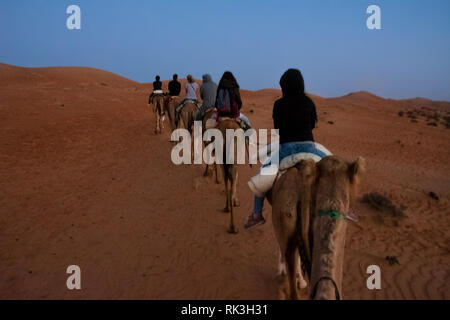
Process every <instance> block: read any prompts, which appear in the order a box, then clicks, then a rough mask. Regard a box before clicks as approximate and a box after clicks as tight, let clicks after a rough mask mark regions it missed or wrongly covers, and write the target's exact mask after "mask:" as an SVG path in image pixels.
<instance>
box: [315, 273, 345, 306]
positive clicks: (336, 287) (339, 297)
mask: <svg viewBox="0 0 450 320" xmlns="http://www.w3.org/2000/svg"><path fill="white" fill-rule="evenodd" d="M322 280H329V281H331V283H332V284H333V285H334V294H335V296H336V300H341V295H340V294H339V289H338V286H337V284H336V282H335V281H334V280H333V278H331V277H328V276H325V277H322V278H320V279H319V280H317V282H316V284H315V285H314V288H313V290H312V292H311V296H310V297H311V298H312V299H314V297H315V296H316V293H317V285H318V284H319V282H320V281H322Z"/></svg>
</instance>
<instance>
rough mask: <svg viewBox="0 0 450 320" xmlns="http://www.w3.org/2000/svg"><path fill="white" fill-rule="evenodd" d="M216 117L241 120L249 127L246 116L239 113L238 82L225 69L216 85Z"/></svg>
mask: <svg viewBox="0 0 450 320" xmlns="http://www.w3.org/2000/svg"><path fill="white" fill-rule="evenodd" d="M215 107H216V108H217V117H219V118H220V117H228V118H234V119H236V120H237V121H238V122H240V120H243V121H244V122H245V124H246V125H247V126H248V127H250V122H249V120H248V118H247V117H246V116H244V115H243V114H241V111H240V110H241V108H242V100H241V93H240V91H239V84H238V82H237V81H236V78H235V77H234V75H233V74H232V73H231V72H230V71H225V72H224V74H223V75H222V78H221V79H220V82H219V86H218V87H217V95H216V103H215Z"/></svg>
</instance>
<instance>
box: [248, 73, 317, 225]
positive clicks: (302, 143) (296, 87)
mask: <svg viewBox="0 0 450 320" xmlns="http://www.w3.org/2000/svg"><path fill="white" fill-rule="evenodd" d="M280 86H281V90H282V92H283V96H282V98H280V99H278V100H277V101H275V104H274V106H273V115H272V117H273V124H274V128H275V129H279V134H280V151H279V160H280V161H281V160H282V159H283V158H285V157H286V156H289V155H291V154H296V153H299V152H304V150H305V149H308V152H313V153H316V154H318V155H319V156H321V157H323V156H325V155H324V154H323V153H321V152H320V151H318V150H315V149H314V145H313V144H312V142H313V141H314V137H313V134H312V130H313V129H314V128H315V126H316V123H317V113H316V106H315V105H314V102H313V101H312V100H311V99H310V98H309V97H308V96H307V95H306V94H305V84H304V80H303V76H302V74H301V72H300V70H297V69H289V70H287V71H286V72H285V73H284V74H283V76H282V77H281V79H280ZM266 165H267V164H265V165H264V166H266ZM264 198H265V197H264V196H263V197H258V196H256V195H255V198H254V207H253V212H252V213H251V214H250V216H249V218H248V222H247V223H246V224H245V226H244V227H245V228H251V227H253V226H256V225H258V224H263V223H265V219H264V217H263V215H262V209H263V205H264Z"/></svg>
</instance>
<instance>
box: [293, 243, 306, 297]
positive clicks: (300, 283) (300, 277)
mask: <svg viewBox="0 0 450 320" xmlns="http://www.w3.org/2000/svg"><path fill="white" fill-rule="evenodd" d="M295 257H296V259H297V262H296V263H297V271H296V272H295V278H296V279H297V280H296V284H297V289H304V288H306V286H307V285H308V284H307V283H306V280H305V278H304V276H303V272H302V265H301V260H300V255H299V254H298V250H296V251H295Z"/></svg>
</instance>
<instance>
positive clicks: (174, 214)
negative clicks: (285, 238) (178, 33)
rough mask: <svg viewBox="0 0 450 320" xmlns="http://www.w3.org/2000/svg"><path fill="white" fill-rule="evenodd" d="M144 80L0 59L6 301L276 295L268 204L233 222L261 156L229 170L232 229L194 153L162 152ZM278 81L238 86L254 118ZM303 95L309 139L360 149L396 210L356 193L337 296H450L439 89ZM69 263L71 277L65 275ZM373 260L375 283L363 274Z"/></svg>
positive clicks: (370, 186)
mask: <svg viewBox="0 0 450 320" xmlns="http://www.w3.org/2000/svg"><path fill="white" fill-rule="evenodd" d="M215 80H218V79H215ZM164 88H167V82H165V83H164ZM150 91H151V85H149V84H141V83H137V82H134V81H131V80H128V79H125V78H123V77H120V76H117V75H115V74H112V73H109V72H106V71H102V70H97V69H89V68H76V67H57V68H20V67H14V66H10V65H5V64H0V123H1V126H0V128H1V135H0V148H1V152H0V163H1V166H0V244H1V246H0V298H1V299H277V298H278V283H277V280H276V277H275V274H276V272H277V259H278V251H277V243H276V240H275V238H274V233H273V229H272V225H271V220H270V216H271V208H270V205H268V204H267V203H266V207H265V209H264V215H265V217H266V218H268V219H267V220H268V223H266V224H265V225H263V226H261V227H258V228H255V229H254V230H249V231H247V230H244V229H243V224H244V223H245V221H246V219H247V216H248V214H249V213H250V211H251V207H252V203H253V199H252V194H251V192H250V190H249V188H248V187H247V184H246V182H247V180H248V179H249V178H250V177H251V176H252V175H254V174H256V173H257V170H258V166H256V167H255V166H254V167H253V168H250V167H249V166H248V165H247V166H242V167H241V168H240V169H239V170H240V177H239V179H240V180H239V182H238V193H239V196H240V200H241V207H240V208H238V209H237V210H236V212H237V213H236V214H237V219H236V221H237V224H238V226H239V229H240V232H239V234H237V235H230V234H228V233H227V232H226V228H227V223H228V216H227V214H226V213H224V212H222V209H223V207H224V204H225V198H224V193H223V189H224V188H223V185H221V184H220V185H217V184H215V183H214V181H213V180H212V179H211V178H205V177H203V176H202V173H203V170H204V167H203V166H200V165H191V166H186V165H181V166H175V165H174V164H172V163H171V161H170V151H171V148H172V145H171V144H170V142H169V135H170V132H169V129H168V123H166V129H165V131H164V133H163V134H162V135H160V136H155V135H154V134H153V129H154V119H153V113H152V112H151V109H150V108H149V107H148V105H147V101H148V94H149V93H150ZM280 95H281V92H280V91H279V90H275V89H267V90H260V91H246V90H242V98H243V103H244V107H243V112H244V113H246V114H247V115H248V116H249V118H250V120H251V121H252V124H253V126H254V127H255V128H272V120H271V115H272V106H273V102H274V101H275V100H276V99H277V98H279V97H280ZM311 96H312V98H313V100H314V101H315V103H316V105H317V110H318V115H319V123H318V128H317V129H316V130H315V132H314V134H315V138H316V140H317V141H318V142H320V143H322V144H323V145H325V146H326V147H327V148H329V149H330V150H331V151H332V152H333V153H334V154H336V155H340V156H342V157H344V158H345V159H347V160H349V161H351V160H355V159H356V157H357V156H363V157H364V158H365V159H366V161H367V173H366V175H365V177H364V179H363V181H362V183H361V187H360V193H359V195H360V196H361V197H362V196H363V195H364V194H365V193H369V192H378V193H380V194H383V195H385V196H386V197H388V198H389V199H391V200H392V202H393V203H394V204H396V205H398V206H399V208H402V210H403V212H404V217H398V216H394V215H392V214H390V213H389V212H386V211H377V210H375V209H373V208H372V207H370V206H369V205H368V204H366V203H363V202H361V201H358V202H357V203H356V204H355V210H356V212H357V213H358V215H359V218H360V220H359V222H357V223H354V222H349V228H348V233H347V242H346V248H345V250H346V251H345V266H344V270H345V271H344V281H343V292H342V296H343V298H344V299H450V274H449V272H450V252H449V247H450V246H449V244H450V241H449V240H450V209H449V203H450V193H449V191H450V161H449V159H450V130H449V128H448V120H446V117H447V119H448V117H449V115H450V103H449V102H435V101H430V100H427V99H422V98H417V99H410V100H391V99H383V98H381V97H377V96H375V95H372V94H370V93H367V92H357V93H352V94H349V95H346V96H343V97H338V98H327V99H325V98H321V97H319V96H315V95H311ZM433 123H434V124H433ZM430 192H433V193H434V194H435V195H437V197H438V199H435V198H436V197H434V198H433V197H430V195H429V193H430ZM387 256H390V257H395V258H396V259H397V261H398V263H393V264H391V263H389V261H388V260H387V259H386V257H387ZM391 262H392V261H391ZM73 264H75V265H78V266H80V267H81V286H82V289H81V290H73V291H70V290H68V289H67V287H66V279H67V277H68V274H66V268H67V267H68V266H69V265H73ZM372 264H376V265H379V266H380V267H381V279H382V289H381V290H373V291H371V290H368V289H367V287H366V279H367V277H368V276H369V275H368V274H366V268H367V266H369V265H372ZM303 296H304V297H306V292H305V291H303Z"/></svg>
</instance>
